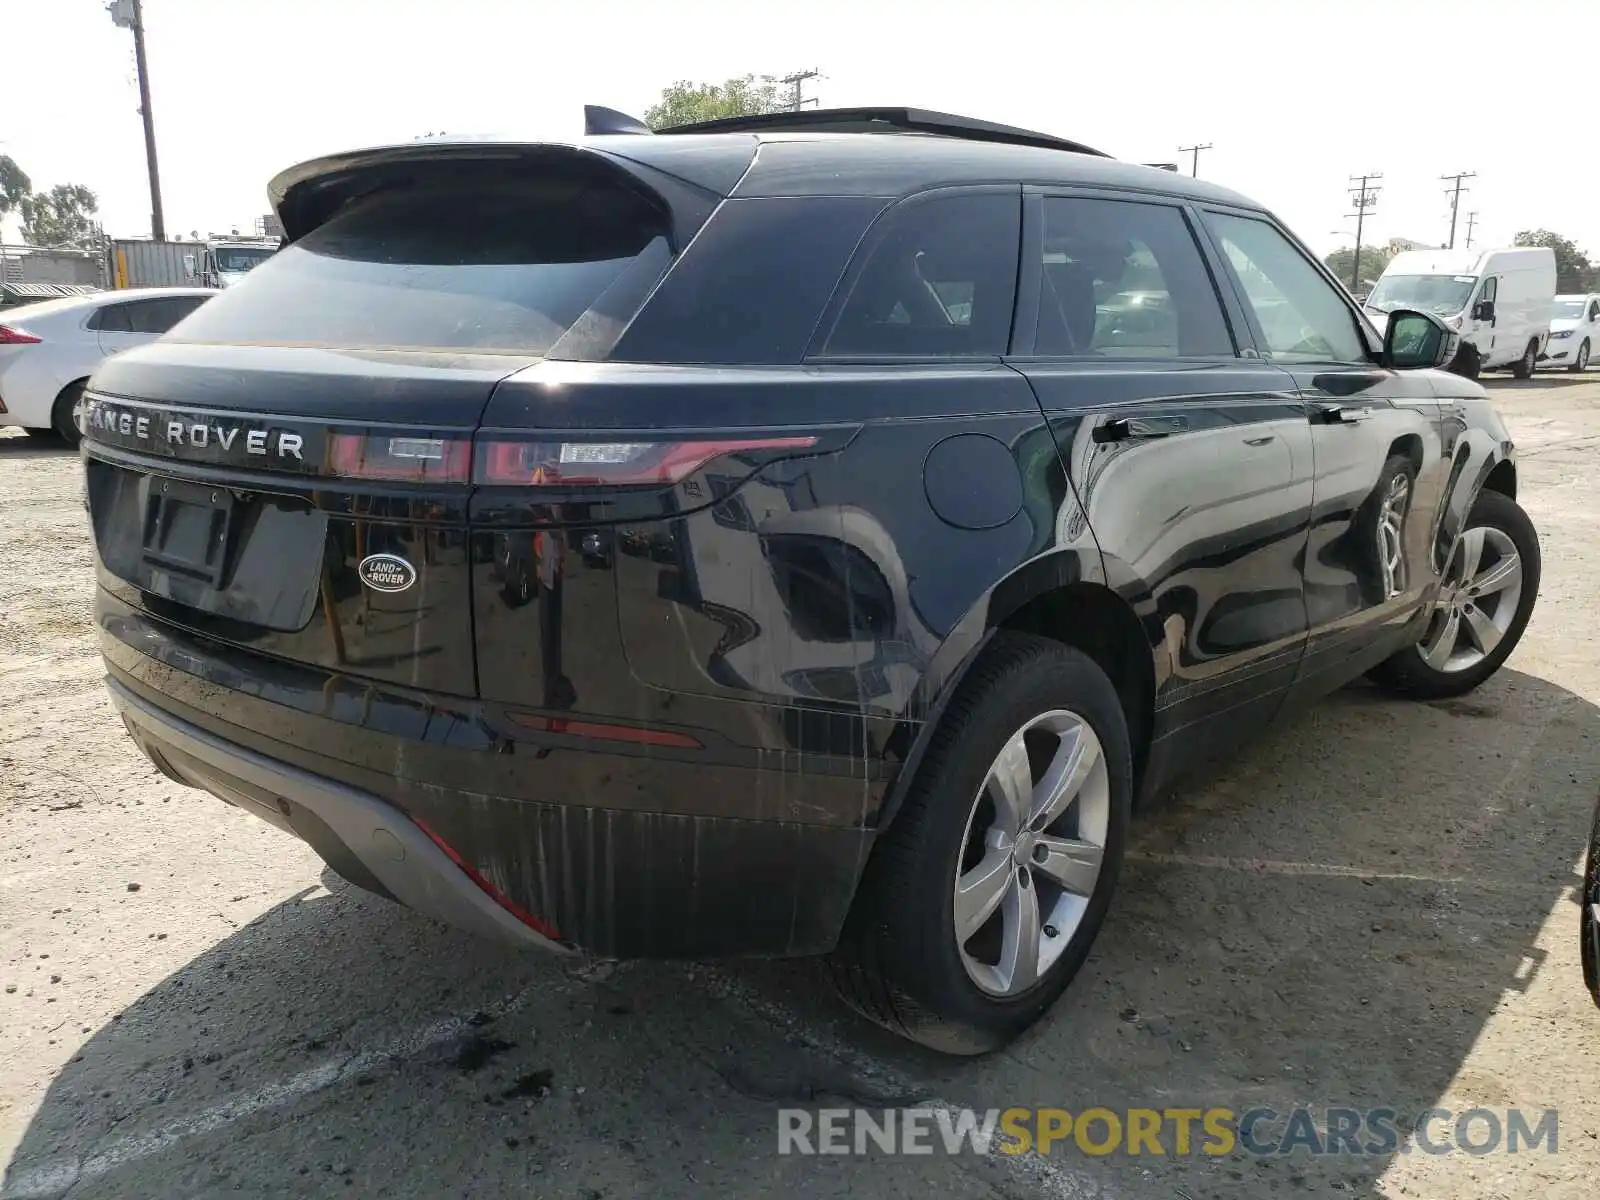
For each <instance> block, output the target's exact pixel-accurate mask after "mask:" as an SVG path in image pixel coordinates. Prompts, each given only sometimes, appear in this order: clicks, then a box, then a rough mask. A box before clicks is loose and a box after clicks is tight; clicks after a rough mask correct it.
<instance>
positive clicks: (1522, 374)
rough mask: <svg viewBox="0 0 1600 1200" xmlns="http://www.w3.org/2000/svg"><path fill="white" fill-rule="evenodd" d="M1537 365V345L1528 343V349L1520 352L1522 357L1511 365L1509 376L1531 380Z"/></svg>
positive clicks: (1533, 342) (1531, 342)
mask: <svg viewBox="0 0 1600 1200" xmlns="http://www.w3.org/2000/svg"><path fill="white" fill-rule="evenodd" d="M1538 365H1539V343H1538V342H1537V341H1530V342H1529V343H1528V348H1527V349H1526V350H1524V351H1523V352H1522V357H1521V358H1519V359H1517V361H1516V362H1514V363H1512V364H1511V374H1512V375H1513V376H1514V377H1515V378H1517V379H1532V378H1533V372H1534V369H1535V368H1536V367H1538Z"/></svg>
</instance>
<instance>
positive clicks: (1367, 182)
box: [1347, 171, 1383, 292]
mask: <svg viewBox="0 0 1600 1200" xmlns="http://www.w3.org/2000/svg"><path fill="white" fill-rule="evenodd" d="M1382 178H1383V173H1382V172H1381V171H1369V172H1367V174H1365V175H1352V176H1350V182H1351V183H1353V184H1355V185H1356V186H1355V187H1353V188H1351V189H1350V193H1351V194H1350V203H1351V205H1352V206H1353V207H1354V208H1355V212H1353V213H1349V214H1347V215H1348V216H1352V217H1354V218H1355V219H1356V253H1355V259H1354V261H1352V262H1351V264H1350V290H1351V291H1352V292H1356V291H1359V290H1360V289H1361V232H1362V228H1363V227H1364V226H1365V225H1366V221H1367V214H1368V213H1370V212H1372V211H1373V210H1374V209H1375V208H1377V207H1378V193H1379V192H1380V191H1382V190H1383V189H1382V188H1375V187H1372V186H1371V184H1372V181H1373V180H1375V179H1382Z"/></svg>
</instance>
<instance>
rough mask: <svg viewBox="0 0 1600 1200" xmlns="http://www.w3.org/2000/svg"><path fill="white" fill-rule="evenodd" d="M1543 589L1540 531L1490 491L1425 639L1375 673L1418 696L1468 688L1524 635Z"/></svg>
mask: <svg viewBox="0 0 1600 1200" xmlns="http://www.w3.org/2000/svg"><path fill="white" fill-rule="evenodd" d="M1538 593H1539V535H1538V533H1537V532H1536V531H1535V530H1534V528H1533V522H1532V521H1530V520H1528V516H1527V514H1526V513H1524V512H1523V511H1522V509H1521V508H1520V507H1518V505H1517V502H1516V501H1515V500H1512V499H1511V498H1510V497H1509V496H1503V495H1501V494H1500V493H1499V492H1484V493H1482V494H1481V495H1480V496H1479V497H1478V500H1477V503H1476V504H1474V505H1473V506H1472V513H1471V515H1469V516H1468V518H1467V525H1466V528H1465V529H1463V530H1462V532H1461V536H1460V537H1459V538H1458V539H1457V540H1456V547H1455V550H1454V552H1453V553H1452V554H1451V556H1450V563H1449V565H1448V566H1447V567H1446V568H1445V575H1444V579H1443V581H1442V582H1441V583H1440V586H1439V595H1438V597H1437V598H1436V600H1435V601H1434V611H1433V613H1432V614H1431V615H1430V617H1429V619H1428V625H1427V628H1426V629H1425V630H1424V632H1423V635H1422V639H1421V641H1419V642H1418V643H1417V644H1416V645H1414V646H1408V647H1407V648H1406V649H1404V650H1402V651H1400V653H1398V654H1396V655H1394V656H1393V657H1392V658H1388V659H1385V660H1384V661H1383V662H1382V663H1380V664H1379V665H1378V666H1377V667H1376V668H1375V669H1374V670H1373V671H1372V672H1371V678H1372V679H1373V681H1374V682H1376V683H1377V684H1378V685H1379V686H1381V687H1384V688H1386V689H1388V690H1389V691H1393V692H1397V693H1399V694H1401V695H1406V696H1414V697H1416V698H1417V699H1420V700H1437V699H1442V698H1444V697H1447V696H1459V695H1462V694H1463V693H1465V692H1470V691H1471V690H1472V689H1473V688H1475V687H1477V686H1478V685H1479V684H1481V683H1482V682H1483V681H1484V680H1486V679H1488V678H1489V676H1491V675H1493V674H1494V673H1495V672H1496V671H1498V670H1499V669H1500V664H1501V663H1503V662H1505V660H1506V658H1507V657H1508V656H1509V655H1510V654H1511V651H1512V650H1514V649H1515V648H1516V645H1517V642H1518V641H1520V640H1521V638H1522V632H1523V630H1524V629H1526V628H1527V626H1528V618H1529V617H1530V616H1531V615H1532V614H1533V604H1534V600H1535V599H1536V598H1537V596H1538Z"/></svg>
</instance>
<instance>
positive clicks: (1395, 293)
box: [1366, 246, 1556, 379]
mask: <svg viewBox="0 0 1600 1200" xmlns="http://www.w3.org/2000/svg"><path fill="white" fill-rule="evenodd" d="M1555 294H1556V256H1555V253H1554V251H1552V250H1551V249H1550V248H1549V247H1547V246H1530V247H1516V248H1513V249H1509V250H1403V251H1401V252H1400V253H1399V254H1396V255H1395V256H1394V257H1393V258H1391V259H1390V260H1389V265H1388V266H1386V267H1385V268H1384V269H1383V276H1382V277H1381V278H1380V279H1379V280H1378V283H1377V286H1376V287H1374V288H1373V289H1372V294H1371V295H1370V296H1368V297H1367V301H1366V308H1367V312H1368V314H1369V315H1370V316H1371V317H1372V318H1373V320H1374V321H1376V322H1377V324H1378V326H1379V328H1380V329H1381V328H1382V327H1383V326H1384V325H1385V324H1386V323H1387V320H1388V318H1387V316H1386V315H1385V314H1387V313H1388V312H1389V311H1390V310H1391V309H1396V308H1420V309H1422V310H1423V311H1424V312H1431V313H1434V314H1436V315H1438V316H1440V317H1443V318H1444V320H1445V323H1446V324H1447V325H1449V326H1450V328H1452V329H1455V330H1458V331H1459V332H1460V334H1461V349H1460V351H1459V352H1458V353H1457V355H1456V360H1455V362H1453V363H1452V364H1451V367H1450V369H1451V370H1453V371H1455V372H1456V373H1457V374H1460V375H1466V376H1467V377H1468V378H1475V377H1476V376H1477V374H1478V372H1479V371H1491V370H1494V369H1495V368H1497V367H1510V368H1511V371H1512V373H1513V374H1514V375H1516V377H1517V378H1518V379H1526V378H1528V377H1529V376H1530V375H1532V374H1533V369H1534V366H1535V364H1537V363H1538V361H1539V355H1541V354H1543V353H1544V348H1545V340H1546V339H1547V338H1548V337H1549V334H1550V317H1551V314H1552V311H1553V306H1554V302H1555Z"/></svg>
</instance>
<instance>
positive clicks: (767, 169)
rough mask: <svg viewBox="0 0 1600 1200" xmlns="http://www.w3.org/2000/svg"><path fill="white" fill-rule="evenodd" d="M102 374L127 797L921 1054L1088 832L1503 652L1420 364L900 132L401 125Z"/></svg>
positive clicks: (1119, 183)
mask: <svg viewBox="0 0 1600 1200" xmlns="http://www.w3.org/2000/svg"><path fill="white" fill-rule="evenodd" d="M270 197H271V201H272V204H273V207H274V209H275V211H276V212H277V214H278V215H279V216H280V217H281V219H282V221H283V225H284V228H285V230H286V233H287V244H286V245H285V247H284V248H283V249H282V250H281V251H280V252H279V253H277V254H276V255H274V256H273V257H272V258H270V259H268V260H267V261H266V262H264V263H262V264H261V265H260V266H259V267H257V268H256V269H255V270H254V271H253V272H252V273H251V276H250V278H249V280H248V282H247V283H246V284H244V285H243V286H240V287H237V288H231V289H228V290H227V291H225V292H223V293H221V294H219V295H217V296H216V297H214V298H213V299H212V300H210V301H209V302H208V303H207V304H205V305H204V306H202V307H200V308H199V309H197V310H196V311H195V312H194V313H193V314H192V315H191V316H189V317H188V318H187V319H185V320H184V321H183V322H182V323H180V324H179V325H178V326H177V327H176V328H174V329H173V330H172V331H171V332H170V333H169V334H168V335H167V336H166V337H164V338H163V339H161V340H160V341H158V342H156V343H154V344H151V345H148V346H145V347H141V348H138V349H135V350H132V351H129V352H128V353H126V354H122V355H120V356H118V357H117V358H115V359H113V360H111V361H110V362H108V363H107V364H106V365H105V366H104V367H103V368H102V369H101V370H100V371H99V372H98V373H96V375H95V376H94V378H93V380H92V381H91V385H90V387H89V389H88V395H87V405H86V408H85V409H84V412H85V413H86V419H85V420H84V423H83V429H84V434H85V436H84V442H83V454H84V459H85V470H86V476H87V487H88V498H89V509H90V516H91V519H92V523H93V529H94V536H95V543H96V549H97V556H98V582H99V588H98V600H97V620H98V627H99V637H100V644H101V646H102V649H103V653H104V657H105V663H106V672H107V678H108V683H109V687H110V690H111V694H112V696H113V698H114V700H115V702H116V706H117V708H118V709H119V711H120V712H121V715H122V718H123V720H124V721H125V723H126V725H127V728H128V731H129V732H130V733H131V735H132V737H133V740H134V741H135V742H136V743H137V744H138V746H139V747H140V748H141V749H142V750H143V752H144V753H145V754H146V755H147V756H148V757H149V758H150V760H151V761H152V762H153V763H154V764H155V765H156V767H157V768H159V769H160V770H161V771H162V772H164V773H165V774H166V775H168V776H169V777H170V778H172V779H174V780H176V781H178V782H180V783H183V784H187V785H191V786H195V787H200V788H204V789H208V790H209V791H210V792H212V793H214V794H215V795H216V796H218V797H220V798H221V799H223V800H225V801H227V802H228V803H230V804H234V805H237V806H238V807H240V808H243V809H246V810H248V811H250V812H252V813H255V814H257V815H259V816H261V817H263V818H264V819H266V820H268V821H270V822H273V823H274V824H276V825H279V826H281V827H282V828H283V829H285V830H287V831H288V832H290V833H293V834H295V835H296V836H298V837H300V838H303V839H304V840H305V841H306V842H308V843H309V844H310V845H311V846H312V847H314V848H315V849H316V851H317V852H318V853H319V854H320V855H321V856H322V857H323V858H324V859H325V860H326V861H327V863H328V864H329V865H330V866H331V867H332V868H333V869H334V870H335V871H337V872H338V873H339V874H341V875H342V876H343V877H344V878H346V879H348V880H350V881H351V882H352V883H354V884H357V885H360V886H361V887H363V888H367V889H370V890H371V891H373V892H375V893H377V894H379V895H381V896H386V897H389V898H392V899H394V900H396V901H399V902H400V903H402V904H405V905H409V906H411V907H413V908H415V909H418V910H420V911H422V912H424V913H427V914H430V915H432V916H434V917H437V918H441V919H443V920H445V921H448V922H452V923H454V924H456V925H458V926H461V927H464V928H467V929H471V930H476V931H478V932H480V933H483V934H487V935H490V936H493V937H498V938H500V939H503V940H504V941H507V942H510V943H513V944H517V945H525V946H538V947H543V948H545V949H549V950H554V951H558V952H580V951H581V952H587V953H592V954H598V955H605V956H615V957H634V956H686V957H702V956H704V957H710V956H727V955H769V956H774V955H789V956H799V955H816V956H822V957H823V959H824V961H825V962H826V964H827V968H828V973H829V974H830V975H831V976H832V978H833V979H834V980H836V981H837V983H838V986H839V989H840V991H841V993H842V994H843V995H844V997H845V998H846V999H847V1000H848V1001H849V1002H850V1003H851V1004H853V1005H854V1006H855V1007H856V1008H857V1009H859V1010H860V1011H861V1012H863V1013H865V1014H866V1015H867V1016H869V1017H871V1018H873V1019H874V1020H877V1021H879V1022H881V1023H882V1024H884V1025H886V1026H888V1027H889V1028H891V1029H894V1030H896V1031H898V1032H899V1033H901V1034H903V1035H905V1036H908V1037H911V1038H914V1039H916V1040H918V1041H921V1042H923V1043H925V1044H927V1045H929V1046H933V1047H936V1048H938V1049H940V1050H943V1051H946V1052H950V1053H960V1054H972V1053H980V1052H983V1051H987V1050H990V1049H993V1048H995V1047H998V1046H1000V1045H1003V1044H1005V1043H1006V1042H1007V1040H1008V1039H1010V1038H1012V1037H1013V1036H1015V1035H1016V1034H1017V1033H1018V1032H1019V1031H1020V1030H1022V1029H1023V1028H1025V1027H1026V1026H1028V1025H1029V1024H1030V1023H1031V1022H1033V1021H1034V1020H1036V1019H1037V1018H1038V1017H1039V1016H1040V1015H1041V1014H1042V1013H1043V1012H1044V1011H1045V1010H1046V1009H1047V1008H1048V1007H1049V1006H1050V1004H1051V1002H1052V1001H1053V1000H1054V999H1055V998H1056V997H1057V996H1058V995H1059V994H1060V993H1061V991H1062V990H1063V989H1064V988H1065V987H1066V986H1067V984H1068V982H1069V981H1070V980H1071V978H1072V977H1073V975H1074V974H1075V973H1076V972H1077V971H1078V970H1079V968H1080V967H1081V966H1082V964H1083V962H1084V960H1085V958H1086V956H1087V955H1088V953H1089V951H1090V947H1091V944H1092V942H1093V940H1094V937H1095V935H1096V932H1097V931H1098V929H1099V928H1100V926H1101V924H1102V922H1103V920H1104V918H1105V915H1106V912H1107V908H1108V906H1109V904H1110V903H1111V898H1112V892H1113V888H1114V886H1115V884H1116V880H1117V875H1118V869H1119V865H1120V863H1121V860H1122V856H1123V849H1124V845H1125V842H1126V838H1127V834H1128V825H1129V820H1130V818H1131V816H1132V814H1133V813H1134V812H1135V811H1136V809H1138V808H1139V807H1140V806H1141V805H1142V804H1144V803H1146V802H1147V801H1148V800H1149V799H1150V798H1151V797H1154V796H1157V795H1158V794H1160V793H1161V792H1162V791H1163V790H1164V789H1166V788H1167V787H1168V786H1169V785H1170V784H1171V783H1172V782H1173V781H1174V780H1175V779H1176V778H1177V777H1178V776H1179V775H1180V774H1181V773H1182V772H1183V771H1184V770H1185V769H1186V768H1188V767H1190V766H1191V765H1192V764H1194V763H1195V762H1196V761H1197V760H1198V759H1200V758H1201V757H1213V756H1215V754H1216V753H1217V752H1218V751H1219V750H1220V751H1226V750H1227V748H1228V747H1229V746H1230V745H1232V744H1234V743H1236V742H1237V741H1238V740H1240V739H1242V738H1244V737H1245V736H1247V735H1248V734H1250V733H1252V732H1253V731H1256V730H1259V729H1261V728H1262V727H1264V726H1266V725H1268V724H1269V723H1271V722H1273V721H1275V720H1277V719H1280V718H1282V717H1284V716H1286V715H1288V714H1292V713H1294V712H1296V711H1297V710H1299V709H1301V708H1303V707H1304V706H1305V705H1307V704H1309V703H1311V702H1314V701H1315V700H1316V699H1317V698H1319V697H1321V696H1323V695H1325V694H1326V693H1328V692H1329V691H1330V690H1332V689H1334V688H1337V687H1339V686H1341V685H1343V684H1345V683H1347V682H1349V681H1351V680H1354V679H1356V678H1358V677H1360V676H1363V675H1367V676H1370V677H1371V678H1373V679H1374V680H1376V681H1377V682H1378V684H1380V685H1381V686H1382V687H1384V688H1387V689H1389V690H1390V691H1393V692H1396V693H1401V694H1405V695H1411V696H1420V697H1441V696H1449V695H1455V694H1459V693H1462V692H1465V691H1467V690H1469V689H1471V688H1473V687H1476V686H1477V685H1478V684H1480V683H1482V682H1483V681H1484V680H1485V679H1486V678H1488V676H1490V675H1491V674H1493V673H1494V672H1495V671H1496V670H1497V669H1498V668H1499V666H1500V664H1501V663H1502V662H1504V661H1505V658H1506V656H1507V655H1508V654H1509V653H1510V652H1511V650H1512V648H1513V647H1514V646H1515V645H1516V644H1517V640H1518V638H1519V637H1520V636H1521V634H1522V631H1523V628H1524V626H1525V625H1526V623H1527V620H1528V617H1529V613H1530V611H1531V609H1532V607H1533V604H1534V599H1535V595H1536V592H1537V588H1538V583H1539V547H1538V542H1537V539H1536V537H1535V534H1534V530H1533V528H1532V526H1531V525H1530V523H1529V520H1528V518H1527V517H1526V516H1525V515H1524V514H1523V511H1522V509H1521V508H1519V507H1518V505H1517V503H1516V494H1517V471H1516V464H1515V455H1514V447H1513V445H1512V443H1511V441H1510V439H1509V437H1508V436H1507V433H1506V431H1505V428H1504V427H1503V426H1502V424H1501V422H1500V420H1499V419H1498V418H1497V417H1496V415H1495V413H1494V412H1493V410H1492V409H1491V407H1490V405H1489V403H1488V398H1487V394H1486V393H1485V392H1484V390H1483V389H1482V388H1481V387H1480V386H1479V385H1478V384H1477V383H1475V382H1473V381H1471V380H1467V379H1464V378H1461V377H1459V376H1457V375H1453V374H1450V373H1447V372H1445V371H1443V370H1440V369H1438V368H1439V367H1440V366H1441V364H1445V363H1448V362H1450V361H1451V359H1452V356H1453V355H1454V354H1455V352H1456V349H1457V335H1456V334H1454V333H1453V332H1452V331H1451V330H1450V329H1449V328H1447V327H1446V326H1445V324H1444V323H1442V322H1441V321H1440V320H1439V319H1438V318H1436V317H1434V316H1432V315H1430V314H1428V313H1424V312H1418V311H1411V310H1407V309H1403V308H1402V309H1397V310H1395V311H1393V312H1391V313H1389V314H1388V315H1387V318H1388V319H1387V325H1386V327H1385V331H1384V332H1383V333H1382V334H1381V335H1380V334H1379V333H1378V332H1377V330H1376V329H1375V328H1374V327H1373V326H1372V325H1371V324H1370V323H1369V322H1368V320H1367V319H1366V318H1365V316H1364V315H1363V314H1362V313H1361V311H1360V310H1359V309H1358V308H1357V307H1356V306H1355V305H1354V304H1353V302H1352V301H1351V300H1350V298H1349V297H1348V295H1346V294H1345V293H1344V291H1343V290H1342V289H1341V288H1340V287H1339V286H1338V284H1337V283H1336V281H1335V280H1333V279H1332V278H1331V277H1330V276H1329V275H1328V273H1327V272H1326V271H1325V270H1324V269H1323V267H1322V266H1321V265H1320V264H1319V263H1318V262H1317V261H1316V259H1315V258H1314V257H1313V256H1312V255H1310V254H1309V253H1307V251H1306V249H1305V247H1304V246H1303V245H1302V244H1301V243H1300V242H1299V241H1298V240H1297V239H1296V238H1295V237H1294V236H1293V235H1292V234H1291V233H1290V232H1289V231H1288V230H1287V229H1286V228H1285V227H1284V226H1283V224H1282V223H1280V222H1279V221H1278V220H1277V219H1275V218H1274V217H1273V215H1272V214H1271V213H1269V212H1267V211H1265V210H1263V209H1262V208H1261V207H1260V206H1259V205H1257V204H1255V203H1253V202H1252V201H1250V200H1248V199H1246V198H1245V197H1243V196H1239V195H1237V194H1235V193H1233V192H1230V191H1227V190H1225V189H1223V188H1220V187H1216V186H1213V185H1211V184H1208V183H1203V182H1199V181H1197V180H1194V179H1189V178H1185V177H1183V176H1181V175H1177V174H1173V173H1171V172H1166V171H1161V170H1155V169H1149V168H1145V167H1140V166H1137V165H1130V164H1125V163H1122V162H1118V161H1116V160H1114V159H1112V158H1110V157H1108V156H1106V155H1104V154H1102V153H1099V152H1097V151H1095V150H1093V149H1091V148H1089V147H1086V146H1083V145H1081V144H1078V143H1075V142H1071V141H1067V140H1064V139H1060V138H1056V137H1052V136H1048V135H1045V134H1040V133H1034V132H1030V131H1027V130H1023V129H1017V128H1013V127H1009V126H1002V125H995V124H991V123H987V122H983V121H977V120H972V119H968V118H962V117H955V116H950V115H947V114H940V113H931V112H925V111H921V110H914V109H903V108H902V109H896V108H885V109H854V110H824V111H819V112H804V113H780V114H773V115H770V116H764V117H750V118H739V119H735V120H729V121H719V122H712V123H709V124H703V125H698V126H688V127H682V128H678V129H673V130H667V131H664V132H659V133H651V132H650V131H649V130H647V129H645V128H643V127H642V126H640V125H639V124H638V123H637V122H635V121H632V120H631V119H628V118H626V117H623V116H622V115H621V114H617V113H614V112H611V111H610V110H605V109H590V110H588V129H587V132H586V133H585V134H584V135H583V136H582V137H579V138H576V139H574V140H571V141H568V142H537V143H534V142H529V143H520V142H494V143H490V142H484V141H472V140H458V139H441V140H430V141H422V142H415V143H407V144H405V145H399V146H389V147H380V148H377V149H370V150H362V151H355V152H351V153H348V154H338V155H333V156H331V157H327V158H321V159H317V160H315V161H312V162H308V163H305V164H303V165H301V166H297V167H294V168H292V169H290V170H287V171H285V172H283V173H282V174H280V175H279V176H278V177H277V178H276V179H275V180H273V182H272V184H271V187H270Z"/></svg>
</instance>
